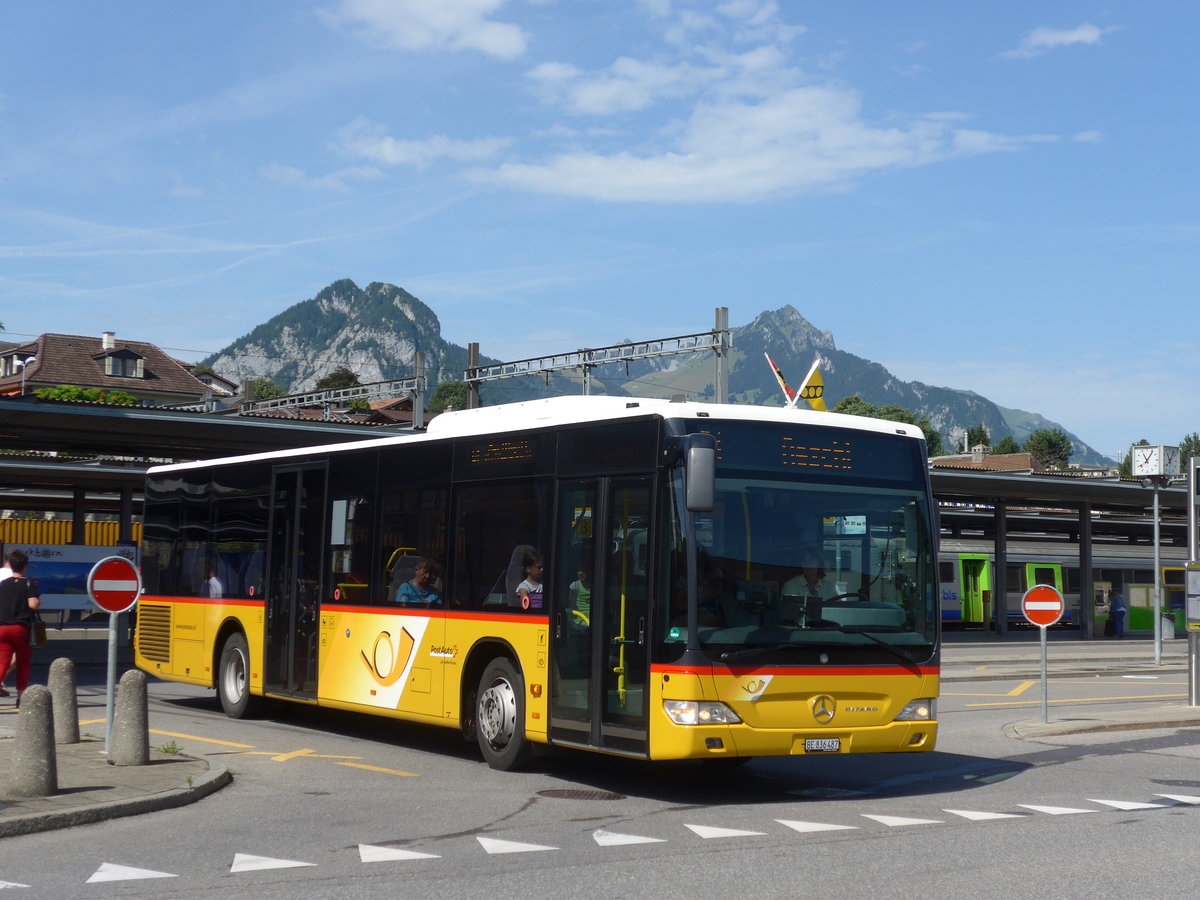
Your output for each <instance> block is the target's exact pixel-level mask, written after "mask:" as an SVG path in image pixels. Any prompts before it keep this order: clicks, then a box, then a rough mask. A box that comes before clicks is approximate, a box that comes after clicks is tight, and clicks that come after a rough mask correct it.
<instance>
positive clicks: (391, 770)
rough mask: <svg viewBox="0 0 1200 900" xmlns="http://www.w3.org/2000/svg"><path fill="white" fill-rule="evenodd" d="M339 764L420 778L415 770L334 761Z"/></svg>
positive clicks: (369, 770) (404, 776) (403, 776)
mask: <svg viewBox="0 0 1200 900" xmlns="http://www.w3.org/2000/svg"><path fill="white" fill-rule="evenodd" d="M336 765H339V766H346V767H347V768H350V769H363V770H365V771H367V772H382V773H383V774H384V775H399V776H401V777H402V778H420V777H421V776H420V775H419V774H417V773H416V772H402V771H401V770H400V769H385V768H383V767H382V766H368V765H366V764H365V763H352V762H340V763H336Z"/></svg>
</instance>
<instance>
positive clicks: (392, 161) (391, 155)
mask: <svg viewBox="0 0 1200 900" xmlns="http://www.w3.org/2000/svg"><path fill="white" fill-rule="evenodd" d="M509 143H511V141H510V140H509V139H508V138H495V137H489V138H479V139H477V140H454V139H452V138H448V137H445V136H443V135H434V136H433V137H429V138H425V139H423V140H419V141H405V140H397V139H396V138H394V137H391V136H389V135H388V134H386V133H385V131H384V129H383V127H382V126H380V125H375V124H373V123H371V122H368V121H366V120H365V119H358V120H356V121H354V122H351V123H350V124H349V125H347V126H346V127H345V128H343V129H342V130H341V132H340V133H339V135H338V147H339V149H340V150H342V151H343V152H344V153H346V154H348V155H350V156H354V157H358V158H360V159H368V160H371V161H373V162H376V163H380V164H382V165H388V166H401V165H409V166H418V167H423V166H428V165H430V164H431V163H433V162H435V161H436V160H438V159H451V160H456V161H458V162H480V161H481V160H485V159H488V158H490V157H492V156H495V155H496V153H498V152H499V151H500V150H502V149H503V148H504V147H506V146H508V144H509Z"/></svg>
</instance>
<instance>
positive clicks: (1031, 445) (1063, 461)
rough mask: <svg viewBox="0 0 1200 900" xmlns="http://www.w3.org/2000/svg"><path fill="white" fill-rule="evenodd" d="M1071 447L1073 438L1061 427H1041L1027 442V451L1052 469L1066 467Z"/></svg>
mask: <svg viewBox="0 0 1200 900" xmlns="http://www.w3.org/2000/svg"><path fill="white" fill-rule="evenodd" d="M1071 449H1072V448H1071V439H1070V438H1068V437H1067V436H1066V434H1065V433H1064V432H1063V430H1062V429H1061V428H1039V429H1038V430H1037V431H1035V432H1034V433H1033V434H1031V435H1029V440H1027V441H1026V442H1025V452H1026V453H1028V454H1029V455H1031V456H1032V457H1033V458H1034V459H1036V460H1037V461H1038V462H1040V463H1041V464H1042V465H1043V466H1046V467H1048V468H1051V469H1065V468H1066V467H1067V461H1068V460H1069V459H1070V458H1071Z"/></svg>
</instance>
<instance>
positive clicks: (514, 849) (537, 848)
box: [475, 835, 558, 855]
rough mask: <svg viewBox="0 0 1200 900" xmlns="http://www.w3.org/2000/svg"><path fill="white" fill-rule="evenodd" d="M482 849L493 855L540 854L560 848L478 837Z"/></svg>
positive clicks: (476, 838)
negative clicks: (543, 851)
mask: <svg viewBox="0 0 1200 900" xmlns="http://www.w3.org/2000/svg"><path fill="white" fill-rule="evenodd" d="M475 840H477V841H479V844H480V846H481V847H483V849H484V850H486V851H487V852H488V853H491V854H493V855H495V854H498V853H539V852H541V851H542V850H557V849H558V847H548V846H546V845H545V844H522V843H520V842H519V841H502V840H500V839H499V838H486V837H479V836H478V835H476V837H475Z"/></svg>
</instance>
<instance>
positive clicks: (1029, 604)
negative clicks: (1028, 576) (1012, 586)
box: [1021, 584, 1064, 628]
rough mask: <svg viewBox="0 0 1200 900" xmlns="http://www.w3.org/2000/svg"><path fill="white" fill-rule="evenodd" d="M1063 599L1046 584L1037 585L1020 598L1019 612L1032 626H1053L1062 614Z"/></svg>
mask: <svg viewBox="0 0 1200 900" xmlns="http://www.w3.org/2000/svg"><path fill="white" fill-rule="evenodd" d="M1063 605H1064V604H1063V597H1062V594H1060V593H1059V592H1058V591H1057V590H1056V589H1055V588H1052V587H1051V586H1050V585H1048V584H1037V585H1034V586H1033V587H1031V588H1030V589H1029V590H1027V591H1026V592H1025V596H1024V597H1022V598H1021V612H1023V613H1024V614H1025V618H1026V619H1028V620H1029V621H1030V622H1031V623H1032V624H1034V625H1040V626H1041V627H1043V628H1046V627H1047V626H1050V625H1053V624H1054V623H1055V622H1057V621H1058V620H1059V619H1061V618H1062V614H1063Z"/></svg>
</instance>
